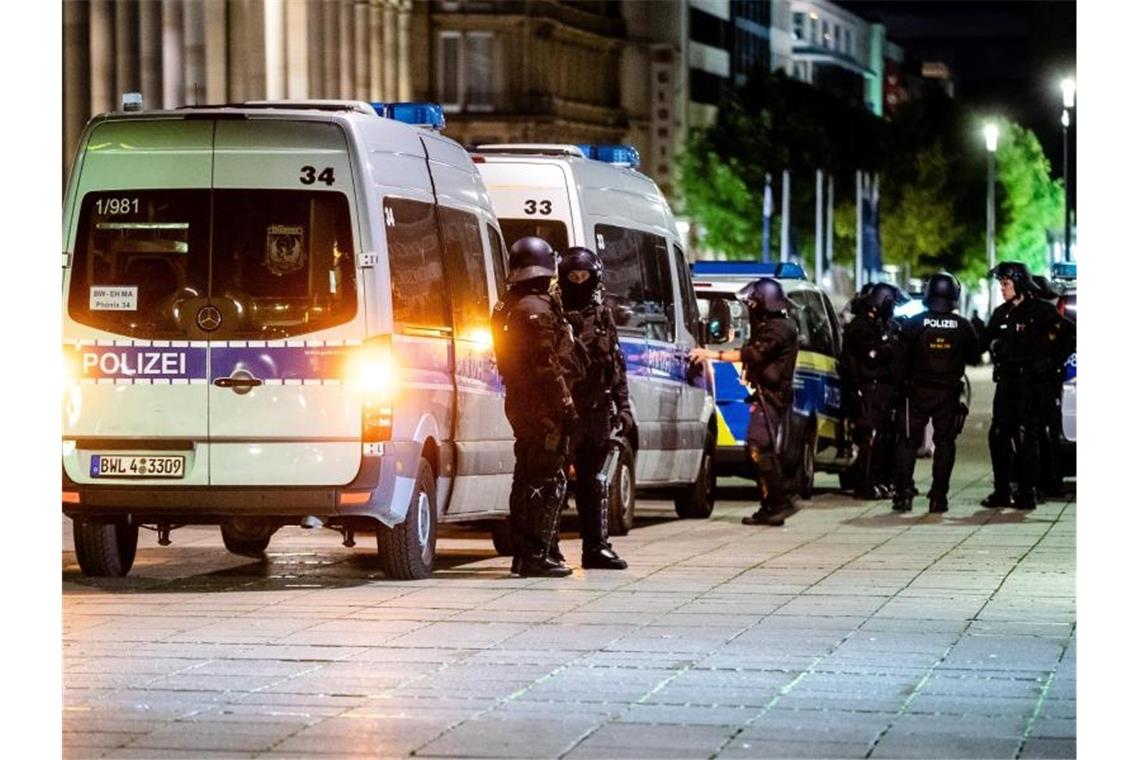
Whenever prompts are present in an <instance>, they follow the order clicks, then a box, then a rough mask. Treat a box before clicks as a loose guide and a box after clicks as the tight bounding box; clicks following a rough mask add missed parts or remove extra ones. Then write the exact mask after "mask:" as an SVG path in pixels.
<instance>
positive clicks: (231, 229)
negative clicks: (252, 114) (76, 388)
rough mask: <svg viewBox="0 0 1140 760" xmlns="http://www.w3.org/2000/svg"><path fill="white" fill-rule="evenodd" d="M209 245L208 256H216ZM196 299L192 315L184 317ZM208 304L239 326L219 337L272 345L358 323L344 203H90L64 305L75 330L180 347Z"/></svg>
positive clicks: (146, 198) (205, 193)
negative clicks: (222, 305) (77, 325)
mask: <svg viewBox="0 0 1140 760" xmlns="http://www.w3.org/2000/svg"><path fill="white" fill-rule="evenodd" d="M211 241H212V248H211ZM190 299H197V305H196V306H194V307H193V308H182V307H183V306H185V305H186V304H187V301H188V300H190ZM205 299H210V300H214V301H218V300H225V301H227V302H229V306H230V307H231V308H227V309H225V310H224V311H226V312H229V313H234V314H236V315H238V317H237V318H236V319H235V318H227V319H226V320H224V321H223V323H222V325H221V328H220V329H219V330H218V332H216V333H214V337H215V338H218V339H230V338H241V337H245V338H252V339H260V340H273V339H279V338H285V337H289V336H293V335H300V334H303V333H309V332H314V331H316V330H321V329H325V328H328V327H332V326H334V325H338V324H343V323H345V322H348V321H350V320H352V319H353V317H355V316H356V311H357V303H356V257H355V252H354V248H353V241H352V228H351V223H350V217H349V212H348V200H347V199H346V198H345V196H343V195H341V194H339V193H328V192H325V193H321V192H310V191H299V190H217V191H209V190H142V191H132V190H125V191H114V192H100V193H89V194H88V195H86V196H85V197H84V200H83V205H82V207H81V209H80V222H79V234H78V237H77V238H76V250H75V261H74V264H73V269H72V273H71V285H70V290H69V293H68V311H69V313H70V314H71V316H72V317H73V318H74V319H75V320H76V321H78V322H81V323H83V324H87V325H91V326H93V327H97V328H100V329H103V330H108V331H111V332H116V333H119V334H122V335H129V336H132V337H138V338H150V339H171V340H177V339H185V338H187V337H188V336H189V333H188V331H189V330H190V329H191V325H192V324H193V314H194V313H196V311H197V307H198V306H200V305H203V304H204V303H206V300H205Z"/></svg>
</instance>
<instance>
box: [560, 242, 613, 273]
mask: <svg viewBox="0 0 1140 760" xmlns="http://www.w3.org/2000/svg"><path fill="white" fill-rule="evenodd" d="M571 272H588V273H589V274H590V275H591V277H593V278H596V279H598V280H600V279H601V278H602V261H601V259H599V258H598V255H597V254H596V253H594V252H593V251H591V250H590V249H589V248H583V247H581V246H577V245H576V246H574V247H572V248H567V249H566V252H565V253H563V254H562V255H561V256H560V257H559V258H558V279H560V280H565V279H566V278H567V277H568V276H569V274H570V273H571Z"/></svg>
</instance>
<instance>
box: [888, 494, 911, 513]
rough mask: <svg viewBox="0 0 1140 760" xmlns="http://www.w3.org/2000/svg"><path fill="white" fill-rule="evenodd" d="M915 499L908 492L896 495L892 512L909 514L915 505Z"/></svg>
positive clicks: (892, 504)
mask: <svg viewBox="0 0 1140 760" xmlns="http://www.w3.org/2000/svg"><path fill="white" fill-rule="evenodd" d="M913 500H914V497H913V496H911V495H910V493H909V492H908V491H901V492H899V493H896V494H895V498H894V501H893V502H892V503H891V510H892V511H894V512H909V511H910V510H911V508H912V505H913Z"/></svg>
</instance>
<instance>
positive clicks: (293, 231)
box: [265, 224, 305, 277]
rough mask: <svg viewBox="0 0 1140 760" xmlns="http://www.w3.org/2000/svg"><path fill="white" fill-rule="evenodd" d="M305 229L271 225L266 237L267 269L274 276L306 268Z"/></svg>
mask: <svg viewBox="0 0 1140 760" xmlns="http://www.w3.org/2000/svg"><path fill="white" fill-rule="evenodd" d="M304 243H305V228H304V227H290V226H287V225H284V224H273V225H270V227H269V230H268V232H267V233H266V236H265V268H266V269H268V270H269V271H270V272H272V273H273V274H275V275H277V276H278V277H281V276H282V275H286V274H289V273H291V272H296V271H297V270H298V269H300V268H301V267H303V266H305V245H304Z"/></svg>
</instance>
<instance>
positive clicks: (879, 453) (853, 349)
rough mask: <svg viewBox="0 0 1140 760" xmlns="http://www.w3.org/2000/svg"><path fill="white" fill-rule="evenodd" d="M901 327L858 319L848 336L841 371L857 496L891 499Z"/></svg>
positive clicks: (866, 317)
mask: <svg viewBox="0 0 1140 760" xmlns="http://www.w3.org/2000/svg"><path fill="white" fill-rule="evenodd" d="M899 361H900V353H899V325H898V323H897V322H896V321H895V320H894V319H892V318H890V317H889V316H888V317H887V318H885V319H884V318H882V317H875V316H871V315H870V314H867V313H862V314H859V315H858V316H856V317H855V319H854V320H852V322H851V324H849V325H848V326H847V328H846V329H845V330H844V331H843V356H842V368H843V376H844V386H845V388H846V389H847V414H848V417H849V418H850V419H851V420H852V421H853V422H854V425H855V431H854V439H855V444H856V445H857V446H858V447H859V454H858V457H857V459H856V462H855V472H856V475H857V478H858V480H857V484H856V487H855V492H856V495H858V496H860V497H863V498H883V497H885V496H887V495H888V494H887V486H889V484H890V482H891V479H892V475H893V469H894V467H893V464H894V454H895V441H896V435H895V425H896V422H895V411H896V410H897V408H898V397H899V393H900V388H899V382H900V380H901V374H900V366H899Z"/></svg>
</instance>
